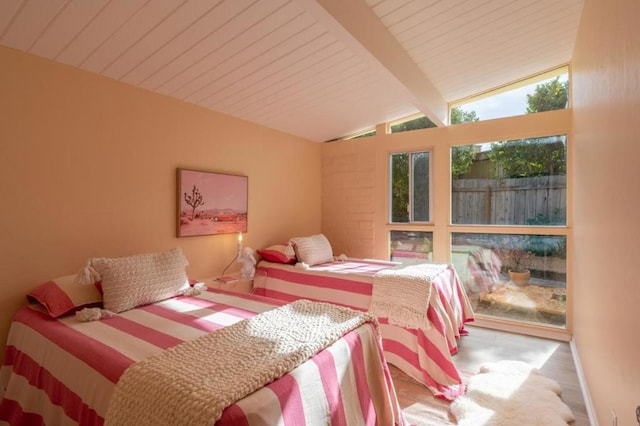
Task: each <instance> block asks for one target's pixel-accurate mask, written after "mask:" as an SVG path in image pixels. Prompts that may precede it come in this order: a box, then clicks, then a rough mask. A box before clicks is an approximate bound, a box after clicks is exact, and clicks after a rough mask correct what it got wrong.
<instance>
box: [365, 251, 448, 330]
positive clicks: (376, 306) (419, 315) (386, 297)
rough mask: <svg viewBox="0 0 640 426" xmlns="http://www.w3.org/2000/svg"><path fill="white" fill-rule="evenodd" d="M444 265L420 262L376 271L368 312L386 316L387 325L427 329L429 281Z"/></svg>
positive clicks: (445, 265)
mask: <svg viewBox="0 0 640 426" xmlns="http://www.w3.org/2000/svg"><path fill="white" fill-rule="evenodd" d="M447 267H448V265H447V264H441V263H421V264H418V265H411V266H405V267H402V268H400V269H384V270H382V271H379V272H378V273H376V275H374V277H373V290H372V294H371V302H370V305H369V312H370V313H371V314H373V315H375V316H377V317H386V318H387V319H388V320H389V323H390V324H394V325H398V326H400V327H406V328H414V329H422V330H428V329H429V327H430V325H429V320H428V318H427V309H428V308H429V299H430V298H431V288H432V281H433V280H434V279H435V278H436V277H437V276H438V275H439V274H441V273H442V271H444V270H445V269H446V268H447Z"/></svg>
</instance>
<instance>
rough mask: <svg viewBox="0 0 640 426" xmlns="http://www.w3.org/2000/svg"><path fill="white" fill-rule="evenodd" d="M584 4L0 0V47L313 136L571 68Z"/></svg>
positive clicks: (440, 107)
mask: <svg viewBox="0 0 640 426" xmlns="http://www.w3.org/2000/svg"><path fill="white" fill-rule="evenodd" d="M582 4H583V0H562V1H558V0H535V1H531V0H454V1H451V0H2V1H1V2H0V44H1V45H4V46H7V47H11V48H15V49H18V50H22V51H25V52H29V53H32V54H34V55H39V56H42V57H45V58H48V59H51V60H54V61H57V62H61V63H64V64H68V65H71V66H74V67H78V68H81V69H84V70H87V71H90V72H94V73H97V74H100V75H103V76H106V77H109V78H113V79H116V80H119V81H122V82H124V83H127V84H131V85H134V86H138V87H141V88H144V89H147V90H151V91H154V92H157V93H161V94H164V95H167V96H170V97H174V98H177V99H180V100H183V101H185V102H190V103H193V104H196V105H200V106H202V107H204V108H208V109H211V110H214V111H218V112H222V113H225V114H229V115H232V116H236V117H239V118H242V119H245V120H248V121H252V122H255V123H259V124H261V125H264V126H267V127H270V128H274V129H278V130H281V131H284V132H287V133H291V134H294V135H298V136H302V137H304V138H307V139H310V140H313V141H318V142H321V141H326V140H331V139H335V138H338V137H341V136H344V135H347V134H351V133H354V132H357V131H360V130H363V129H366V128H370V127H373V126H374V125H375V124H377V123H383V122H387V121H392V120H395V119H398V118H401V117H404V116H408V115H411V114H415V113H420V112H422V113H424V114H425V115H426V116H427V117H429V118H430V119H431V120H432V121H433V122H434V123H436V124H439V125H442V124H443V123H446V117H447V103H448V102H452V101H456V100H459V99H461V98H465V97H468V96H472V95H475V94H478V93H481V92H484V91H487V90H489V89H492V88H495V87H498V86H501V85H504V84H506V83H510V82H513V81H517V80H519V79H521V78H524V77H529V76H531V75H534V74H536V73H539V72H541V71H546V70H549V69H551V68H554V67H556V66H559V65H563V64H567V63H569V62H570V60H571V54H572V51H573V46H574V42H575V39H576V33H577V27H578V23H579V19H580V13H581V10H582Z"/></svg>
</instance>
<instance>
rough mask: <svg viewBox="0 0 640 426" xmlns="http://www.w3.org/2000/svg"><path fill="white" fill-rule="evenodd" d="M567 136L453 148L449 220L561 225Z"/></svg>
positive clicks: (463, 222) (487, 223) (478, 222)
mask: <svg viewBox="0 0 640 426" xmlns="http://www.w3.org/2000/svg"><path fill="white" fill-rule="evenodd" d="M566 152H567V137H566V135H555V136H548V137H540V138H528V139H516V140H509V141H501V142H491V143H483V144H477V145H464V146H457V147H453V148H452V149H451V178H452V184H451V191H452V192H451V223H453V224H466V225H468V224H482V225H520V226H526V225H531V226H564V225H566V223H567V222H566V216H567V198H566V197H567V176H566V172H567V166H566Z"/></svg>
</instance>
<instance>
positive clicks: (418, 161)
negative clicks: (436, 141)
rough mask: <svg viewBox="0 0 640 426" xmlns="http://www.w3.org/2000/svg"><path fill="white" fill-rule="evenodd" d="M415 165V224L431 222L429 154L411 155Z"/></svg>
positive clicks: (413, 219)
mask: <svg viewBox="0 0 640 426" xmlns="http://www.w3.org/2000/svg"><path fill="white" fill-rule="evenodd" d="M411 160H412V164H413V218H412V221H413V222H428V221H429V153H428V152H418V153H414V154H412V155H411Z"/></svg>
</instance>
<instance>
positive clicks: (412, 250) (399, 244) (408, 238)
mask: <svg viewBox="0 0 640 426" xmlns="http://www.w3.org/2000/svg"><path fill="white" fill-rule="evenodd" d="M389 237H390V255H389V259H391V260H392V261H394V262H400V263H402V264H414V263H424V262H427V261H429V260H431V259H432V254H431V248H432V247H433V233H432V232H424V231H390V232H389Z"/></svg>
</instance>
